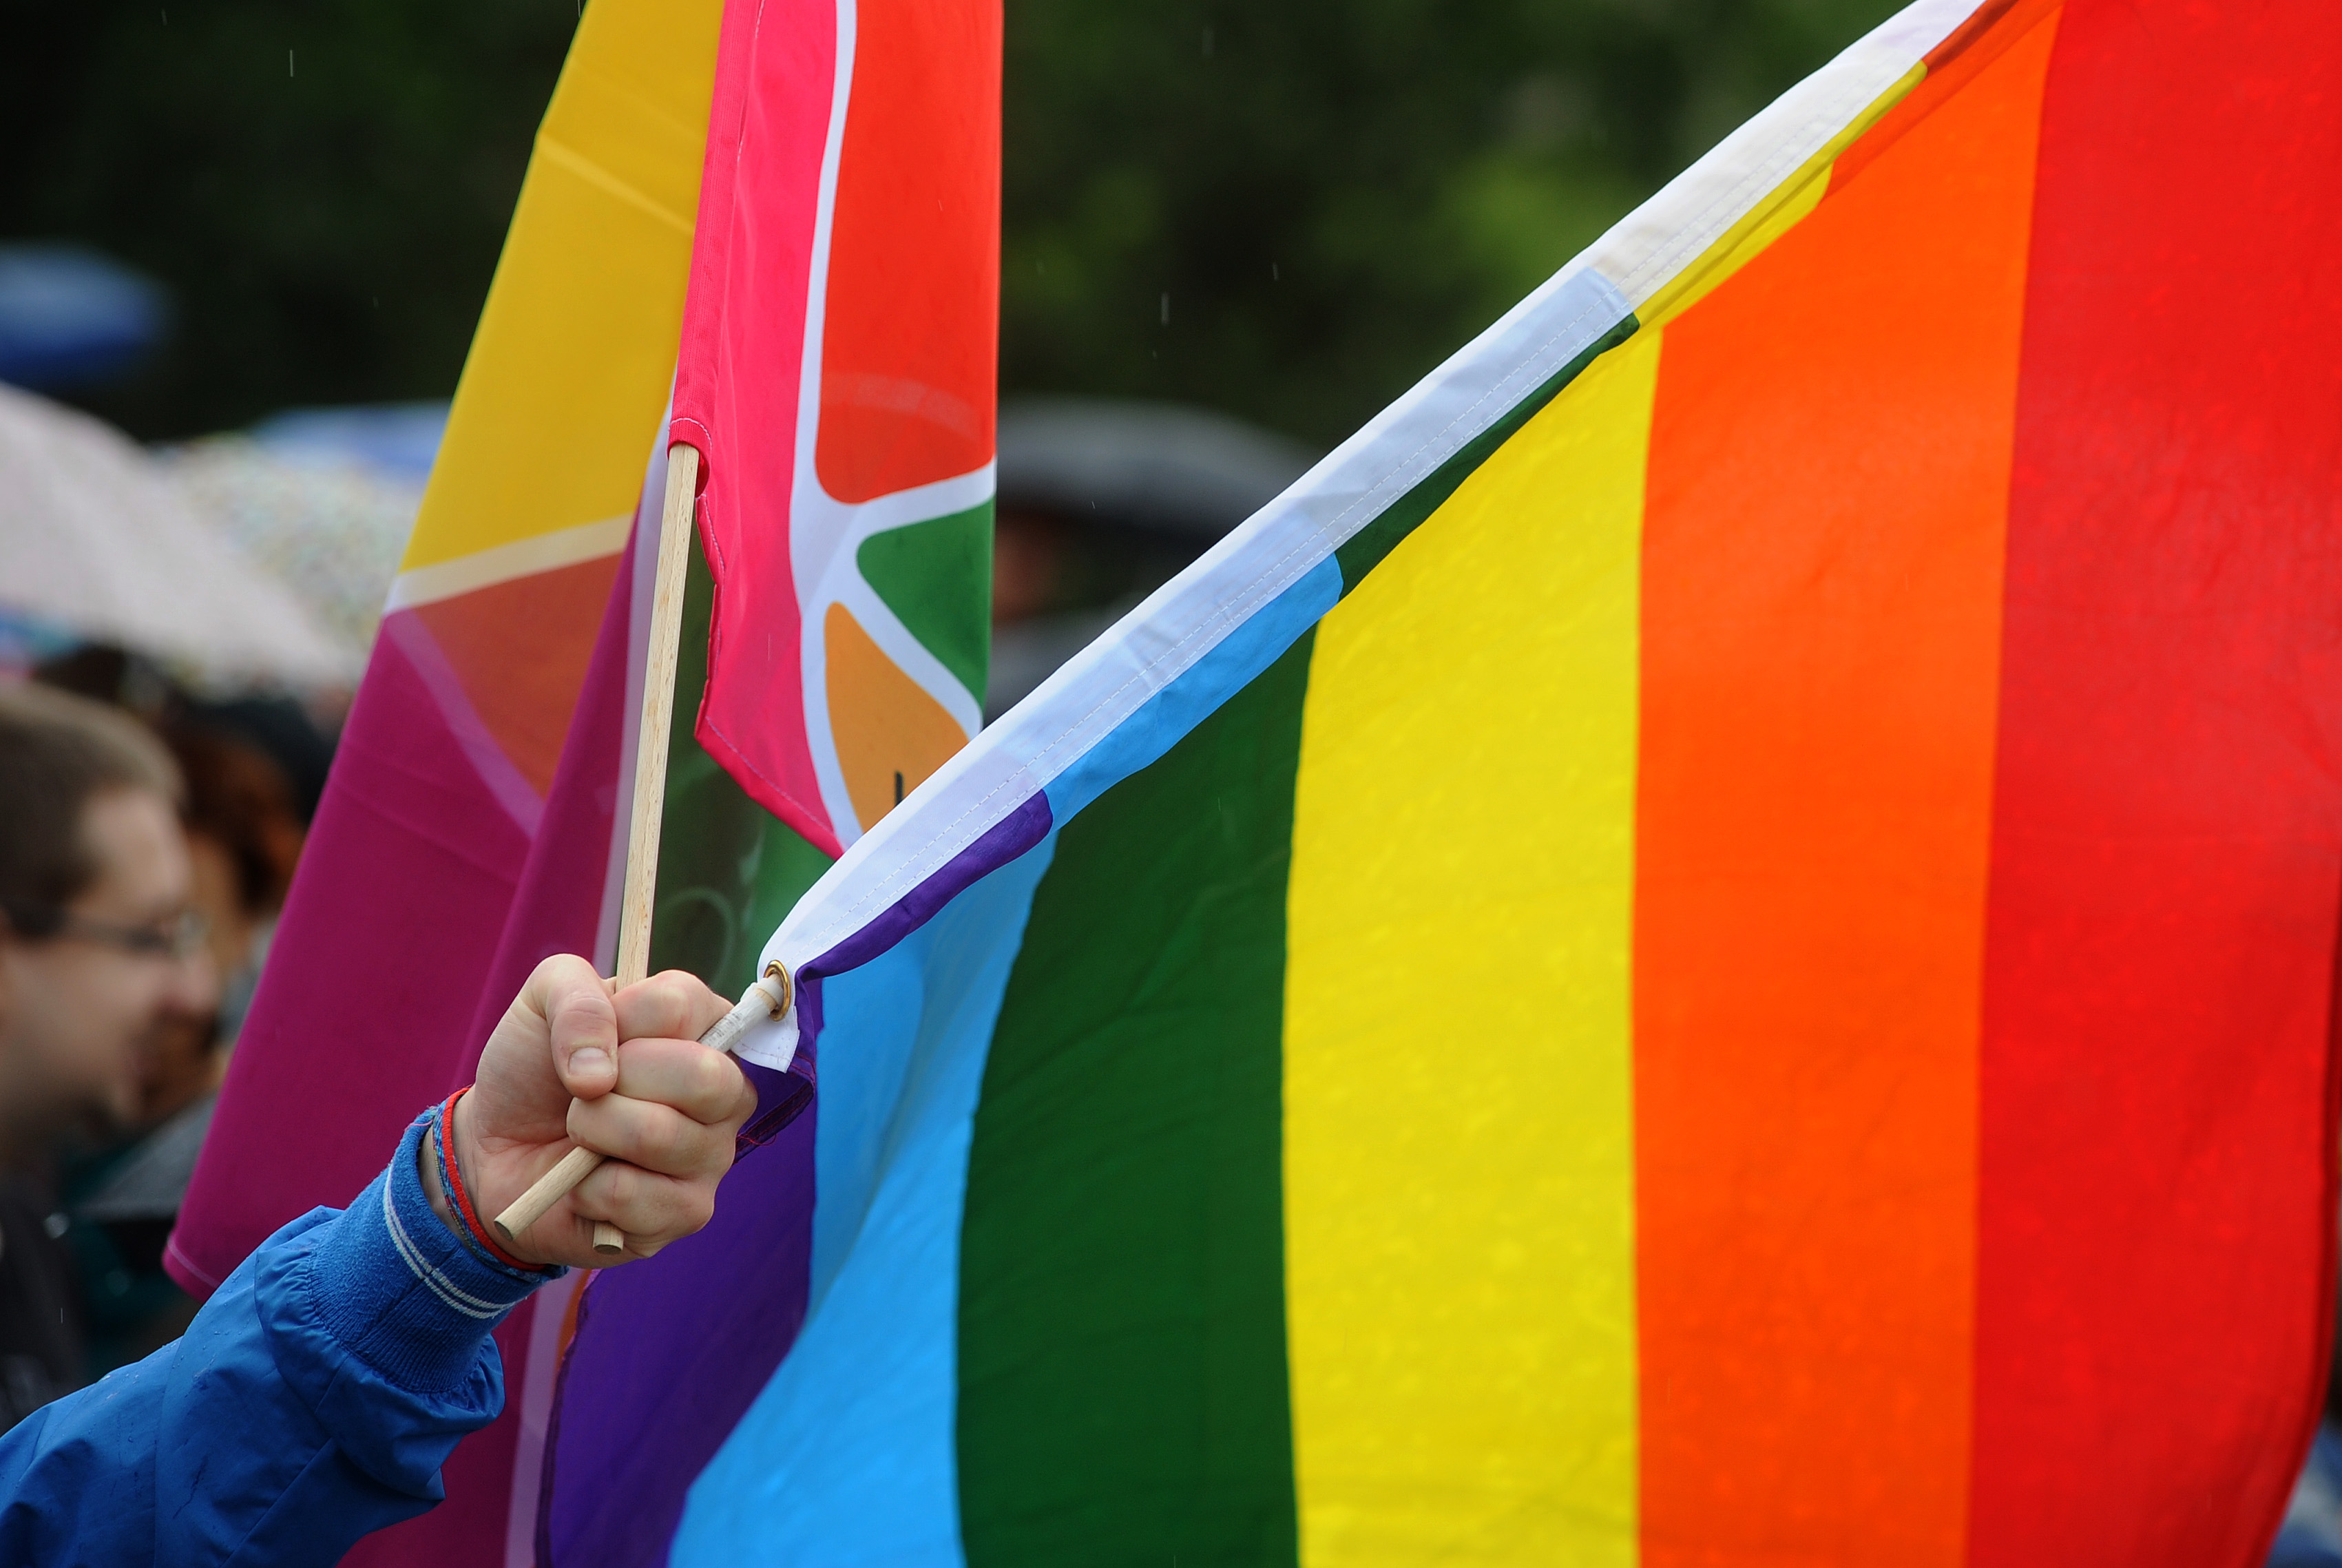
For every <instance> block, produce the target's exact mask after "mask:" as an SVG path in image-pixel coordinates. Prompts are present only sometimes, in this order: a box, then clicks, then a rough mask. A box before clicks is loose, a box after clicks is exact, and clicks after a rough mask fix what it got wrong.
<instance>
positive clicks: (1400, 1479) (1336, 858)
mask: <svg viewBox="0 0 2342 1568" xmlns="http://www.w3.org/2000/svg"><path fill="white" fill-rule="evenodd" d="M1658 351H1659V334H1658V333H1656V332H1654V331H1646V332H1645V333H1643V334H1642V335H1639V336H1638V337H1636V338H1635V339H1634V340H1632V341H1630V342H1629V343H1628V344H1627V345H1626V346H1625V347H1623V348H1621V349H1618V350H1616V351H1614V352H1613V353H1611V354H1609V355H1606V356H1605V357H1603V358H1602V359H1600V360H1597V361H1596V363H1595V365H1593V366H1592V367H1591V368H1590V369H1588V370H1587V371H1586V373H1585V374H1584V375H1582V376H1581V377H1580V378H1579V379H1578V380H1577V382H1576V384H1574V385H1572V386H1570V387H1569V388H1568V389H1567V390H1566V391H1565V392H1564V393H1563V394H1562V395H1561V396H1559V397H1558V398H1556V400H1555V401H1554V403H1553V404H1552V405H1551V406H1549V407H1547V408H1546V410H1545V412H1544V413H1542V414H1539V415H1538V416H1537V417H1536V419H1534V420H1532V421H1531V422H1530V423H1529V424H1527V425H1526V427H1525V428H1524V429H1523V430H1522V431H1521V432H1520V433H1519V434H1517V435H1516V436H1515V437H1514V438H1513V439H1512V441H1511V442H1509V443H1508V444H1506V446H1505V447H1504V449H1503V450H1502V451H1501V452H1500V453H1499V454H1497V455H1496V457H1495V458H1494V459H1493V460H1492V461H1490V462H1489V463H1487V464H1485V465H1484V466H1482V467H1481V468H1480V469H1479V471H1478V472H1476V474H1473V475H1472V476H1471V477H1470V478H1469V479H1468V480H1466V482H1465V484H1464V485H1463V486H1462V488H1460V489H1459V490H1458V491H1457V492H1456V494H1455V495H1454V496H1452V497H1451V498H1450V499H1449V500H1448V501H1447V503H1446V504H1445V505H1444V506H1442V507H1441V508H1440V509H1439V510H1438V511H1437V512H1436V513H1435V514H1433V515H1432V517H1431V518H1430V520H1429V521H1428V522H1427V523H1426V524H1424V525H1423V526H1422V527H1421V528H1419V529H1418V530H1416V533H1415V534H1413V535H1412V536H1411V537H1409V538H1408V539H1407V540H1406V541H1405V542H1404V543H1403V544H1400V545H1399V546H1398V548H1397V549H1396V551H1394V552H1393V553H1392V554H1391V555H1390V556H1389V557H1388V558H1387V559H1386V561H1385V562H1384V563H1383V564H1381V565H1380V566H1379V567H1377V568H1376V571H1375V572H1374V573H1373V574H1372V575H1370V576H1369V577H1368V578H1367V579H1366V582H1365V583H1364V584H1361V585H1360V586H1359V588H1358V589H1357V591H1356V593H1354V594H1351V596H1350V597H1349V598H1348V599H1347V600H1346V601H1345V602H1344V603H1343V604H1341V605H1340V606H1339V607H1337V608H1336V610H1335V611H1334V612H1333V613H1332V614H1329V615H1328V616H1326V620H1325V621H1324V623H1323V624H1322V625H1321V626H1320V628H1319V630H1318V633H1317V643H1316V654H1315V658H1314V663H1313V664H1312V669H1311V676H1310V684H1309V695H1308V700H1307V707H1306V714H1305V716H1304V720H1303V730H1302V743H1301V769H1300V777H1299V782H1298V784H1297V786H1296V799H1295V808H1294V833H1293V869H1292V882H1291V887H1290V893H1289V903H1288V906H1287V910H1288V920H1289V926H1288V934H1287V941H1288V944H1289V958H1288V963H1287V969H1286V1030H1285V1041H1286V1061H1285V1096H1286V1097H1285V1106H1286V1109H1285V1117H1286V1137H1285V1181H1286V1199H1285V1203H1286V1260H1287V1261H1286V1269H1287V1279H1286V1292H1287V1303H1288V1304H1287V1311H1288V1314H1289V1319H1288V1333H1289V1352H1288V1353H1289V1355H1290V1362H1291V1368H1292V1382H1293V1390H1292V1392H1293V1427H1294V1466H1295V1482H1296V1491H1297V1501H1298V1504H1299V1510H1300V1525H1301V1561H1302V1563H1303V1564H1304V1568H1337V1565H1338V1568H1350V1565H1353V1564H1370V1563H1371V1564H1390V1565H1391V1568H1418V1565H1420V1564H1422V1563H1429V1562H1434V1561H1443V1562H1444V1561H1451V1560H1453V1561H1470V1562H1474V1563H1490V1564H1495V1563H1519V1564H1522V1565H1524V1568H1528V1565H1532V1564H1534V1565H1536V1568H1546V1565H1549V1564H1552V1563H1573V1564H1629V1563H1634V1562H1635V1561H1636V1349H1635V1334H1636V1326H1635V1232H1634V1201H1635V1194H1634V1168H1635V1167H1634V1144H1633V1137H1632V1133H1633V1098H1632V1094H1633V1072H1632V1042H1631V1038H1630V1033H1629V1028H1630V1019H1631V997H1632V992H1631V986H1630V980H1631V977H1630V974H1629V951H1630V942H1631V938H1632V913H1633V912H1632V891H1633V886H1634V875H1635V849H1634V806H1635V769H1636V712H1637V690H1636V682H1637V652H1636V626H1637V615H1638V598H1639V570H1640V566H1639V555H1640V548H1641V535H1642V510H1643V474H1644V460H1645V454H1646V447H1647V443H1648V436H1649V429H1650V417H1651V408H1652V397H1653V391H1654V387H1655V385H1656V378H1657V366H1658Z"/></svg>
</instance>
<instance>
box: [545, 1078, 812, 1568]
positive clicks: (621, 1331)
mask: <svg viewBox="0 0 2342 1568" xmlns="http://www.w3.org/2000/svg"><path fill="white" fill-rule="evenodd" d="M749 1075H750V1077H751V1078H752V1079H754V1080H755V1081H756V1086H757V1093H758V1107H757V1108H758V1114H759V1117H760V1118H761V1116H762V1114H764V1112H765V1110H766V1107H767V1105H768V1104H770V1103H771V1101H772V1100H773V1098H774V1096H775V1095H776V1094H787V1093H790V1092H791V1091H790V1089H789V1088H788V1081H787V1076H786V1074H779V1073H774V1072H769V1071H767V1070H766V1069H763V1068H757V1067H750V1068H749ZM819 1114H820V1113H819V1110H818V1108H816V1110H815V1111H813V1112H811V1113H809V1114H806V1115H802V1116H799V1117H798V1118H797V1119H796V1121H795V1122H793V1123H792V1124H789V1126H788V1127H787V1128H786V1130H785V1131H783V1132H782V1133H781V1134H780V1135H779V1136H778V1137H776V1138H775V1139H774V1140H773V1142H772V1144H770V1145H769V1146H768V1147H766V1148H764V1149H762V1150H759V1151H756V1152H755V1153H754V1154H752V1155H751V1156H750V1157H748V1158H746V1159H743V1160H742V1161H740V1163H739V1164H736V1166H734V1167H733V1170H732V1174H730V1175H728V1176H726V1178H725V1179H724V1191H723V1195H722V1198H721V1200H720V1201H719V1202H718V1203H716V1218H715V1220H714V1221H713V1222H712V1223H710V1224H709V1225H708V1227H707V1228H706V1230H704V1231H702V1232H700V1233H698V1234H697V1235H695V1236H686V1238H684V1239H683V1240H682V1241H679V1242H677V1243H675V1244H674V1245H672V1246H670V1247H668V1248H667V1249H666V1251H665V1252H662V1253H659V1255H658V1256H657V1257H656V1258H653V1259H650V1260H649V1261H647V1262H645V1263H634V1264H630V1265H629V1266H627V1267H626V1268H624V1269H619V1270H616V1271H613V1272H611V1273H600V1274H596V1275H595V1276H594V1279H593V1282H592V1283H591V1284H590V1285H589V1286H588V1287H587V1289H586V1298H585V1301H584V1303H583V1304H582V1305H581V1306H580V1308H579V1311H578V1318H577V1336H576V1338H575V1339H574V1340H573V1341H571V1342H570V1346H569V1354H568V1357H567V1359H566V1360H565V1361H564V1362H563V1363H562V1370H561V1392H560V1394H559V1396H558V1397H559V1402H560V1403H558V1404H556V1405H555V1410H554V1416H553V1423H552V1424H553V1431H554V1433H555V1437H554V1439H553V1441H552V1442H551V1443H548V1444H547V1450H546V1453H545V1483H544V1487H543V1490H542V1491H541V1492H540V1493H538V1496H539V1498H540V1502H539V1503H538V1513H537V1521H538V1523H537V1538H536V1539H537V1559H536V1560H537V1562H538V1563H539V1564H541V1565H543V1568H571V1565H574V1564H589V1563H590V1564H592V1565H594V1568H656V1565H657V1564H661V1563H666V1549H667V1543H668V1541H669V1540H671V1539H672V1538H673V1537H674V1534H675V1528H676V1522H677V1521H678V1520H680V1519H681V1518H682V1517H683V1502H684V1497H685V1494H686V1493H688V1492H689V1490H690V1488H691V1483H692V1482H693V1481H694V1480H696V1479H697V1477H698V1475H699V1473H700V1471H701V1470H703V1469H704V1468H706V1464H707V1462H708V1460H709V1459H711V1458H713V1457H714V1455H715V1453H716V1448H717V1447H718V1446H719V1445H720V1444H722V1443H723V1442H724V1440H725V1439H726V1437H728V1436H730V1435H731V1433H732V1429H733V1428H734V1427H735V1426H736V1425H738V1424H739V1422H740V1418H741V1416H742V1415H744V1414H745V1413H746V1412H747V1409H748V1406H749V1405H750V1404H751V1403H754V1402H755V1400H756V1396H757V1395H758V1394H759V1393H763V1392H764V1389H765V1384H766V1383H767V1382H768V1381H770V1379H771V1377H772V1375H773V1372H774V1369H775V1368H776V1367H778V1366H779V1365H780V1364H781V1358H782V1357H783V1356H785V1355H786V1354H787V1353H788V1351H789V1347H790V1346H791V1345H793V1344H795V1343H796V1337H797V1331H798V1329H800V1328H801V1327H803V1326H804V1323H805V1314H806V1290H807V1287H808V1281H809V1277H810V1276H809V1269H810V1265H811V1259H812V1255H813V1197H814V1193H813V1187H814V1165H813V1152H814V1123H815V1119H816V1116H818V1115H819Z"/></svg>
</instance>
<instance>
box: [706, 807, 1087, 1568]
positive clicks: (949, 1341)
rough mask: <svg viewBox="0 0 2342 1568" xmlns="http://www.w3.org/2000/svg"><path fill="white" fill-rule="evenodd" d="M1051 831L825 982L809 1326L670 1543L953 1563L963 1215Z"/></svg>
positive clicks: (717, 1558) (806, 1559) (745, 1552)
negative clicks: (999, 1039) (991, 1065)
mask: <svg viewBox="0 0 2342 1568" xmlns="http://www.w3.org/2000/svg"><path fill="white" fill-rule="evenodd" d="M1055 853H1056V834H1050V835H1049V837H1047V838H1046V839H1045V840H1043V841H1042V843H1041V844H1038V845H1036V847H1035V848H1034V849H1032V850H1031V851H1029V852H1028V853H1026V854H1023V855H1020V856H1019V857H1018V858H1016V860H1014V861H1012V862H1010V863H1009V864H1006V865H1005V866H1003V867H1001V868H1000V869H999V870H998V871H996V872H994V873H993V874H991V875H989V876H986V877H985V878H984V879H983V880H982V881H980V882H978V883H976V885H974V886H973V887H970V888H969V889H968V890H967V891H966V892H965V893H963V894H960V895H959V896H958V897H957V898H956V899H954V900H953V901H952V902H951V904H949V905H947V906H946V908H945V909H944V910H943V911H942V913H940V914H937V915H936V918H935V919H934V920H931V921H929V922H928V923H927V924H925V925H923V926H921V927H920V928H919V929H918V930H917V931H915V932H913V933H912V934H910V935H908V936H907V937H906V938H905V939H904V940H903V941H902V942H901V943H900V944H897V945H896V946H895V947H894V948H893V949H891V950H890V951H888V952H887V953H886V954H882V955H881V956H879V957H878V958H876V959H874V960H872V961H871V962H870V963H868V964H865V965H863V966H862V967H861V968H859V969H854V970H849V971H847V972H846V974H839V975H835V976H832V977H831V978H829V979H828V980H827V981H826V982H825V983H824V988H825V998H826V1004H827V1021H826V1024H825V1025H824V1029H823V1041H822V1053H821V1119H820V1122H819V1124H818V1125H817V1127H816V1134H815V1138H816V1141H815V1153H814V1164H815V1172H816V1198H815V1201H814V1220H813V1279H812V1286H811V1290H810V1292H809V1293H808V1304H807V1310H806V1323H805V1330H804V1332H803V1333H801V1334H800V1335H799V1336H798V1339H797V1343H796V1347H795V1348H794V1349H792V1350H791V1351H790V1353H789V1355H788V1359H787V1360H786V1361H784V1362H783V1363H781V1365H780V1369H779V1370H778V1371H777V1372H776V1373H774V1374H773V1378H772V1381H771V1382H770V1383H767V1384H766V1386H765V1391H764V1393H760V1394H758V1395H757V1396H756V1403H755V1404H754V1405H752V1406H750V1407H749V1410H748V1413H747V1414H746V1416H744V1417H743V1418H742V1419H741V1421H740V1423H739V1425H737V1426H736V1427H735V1428H734V1429H733V1431H732V1435H731V1436H730V1437H728V1438H726V1440H725V1443H724V1446H723V1447H722V1448H721V1449H719V1450H717V1452H716V1457H715V1458H714V1459H713V1460H711V1461H709V1462H708V1465H707V1468H706V1470H704V1471H702V1472H701V1473H700V1475H699V1479H698V1480H697V1481H696V1482H694V1483H692V1487H691V1495H690V1497H689V1499H688V1501H687V1502H686V1503H685V1506H684V1514H683V1523H682V1524H681V1525H680V1526H679V1527H678V1528H677V1530H676V1539H675V1546H674V1549H673V1551H672V1552H671V1553H670V1554H669V1557H668V1561H669V1562H670V1563H676V1564H697V1563H706V1564H710V1565H711V1568H712V1565H714V1564H719V1563H720V1564H723V1565H725V1568H731V1565H733V1564H736V1563H741V1562H760V1563H761V1562H776V1563H889V1564H902V1565H905V1568H912V1565H917V1568H956V1565H957V1564H959V1563H961V1562H962V1561H963V1559H962V1555H961V1552H960V1542H959V1482H958V1464H957V1461H956V1449H955V1437H954V1422H955V1417H956V1410H957V1405H958V1387H957V1383H958V1375H959V1369H958V1337H959V1238H960V1215H961V1211H962V1208H963V1207H964V1205H965V1203H966V1197H967V1155H968V1145H969V1141H970V1138H971V1136H972V1135H973V1130H974V1127H975V1119H976V1098H977V1095H978V1094H979V1092H980V1091H981V1089H982V1087H983V1083H984V1064H985V1059H986V1055H987V1054H988V1053H989V1052H990V1050H991V1047H992V1032H993V1027H994V1025H995V1024H996V1022H997V1021H998V1018H999V1015H1000V1002H1001V997H1002V995H1003V994H1004V993H1005V992H1006V989H1007V986H1008V971H1009V968H1010V965H1011V964H1013V963H1014V962H1015V959H1016V950H1017V948H1018V947H1019V945H1020V944H1022V943H1023V942H1024V939H1025V922H1026V916H1027V915H1028V914H1030V913H1031V911H1032V907H1033V892H1034V889H1035V888H1036V886H1038V885H1039V884H1040V880H1041V875H1042V874H1043V873H1044V872H1045V871H1046V870H1047V869H1048V865H1049V860H1050V857H1051V855H1052V854H1055Z"/></svg>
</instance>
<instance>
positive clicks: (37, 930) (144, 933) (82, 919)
mask: <svg viewBox="0 0 2342 1568" xmlns="http://www.w3.org/2000/svg"><path fill="white" fill-rule="evenodd" d="M0 914H6V915H7V917H8V924H10V925H11V926H12V927H14V928H15V932H16V934H17V935H19V936H22V937H24V938H25V940H26V941H28V942H46V941H53V940H55V939H57V938H61V937H71V938H75V939H76V940H79V941H82V942H95V943H97V944H99V945H101V946H105V947H112V948H115V949H118V950H119V951H121V952H124V953H127V954H134V955H135V956H137V957H140V958H168V959H172V960H175V961H178V962H185V960H187V959H190V958H193V957H194V956H195V954H198V953H200V952H202V951H203V947H204V943H205V941H206V940H207V939H208V938H209V937H210V935H211V934H212V926H211V922H210V921H208V920H205V918H204V916H203V914H202V912H201V911H199V910H193V909H183V910H181V911H180V912H179V913H178V914H173V915H168V916H165V918H164V919H161V920H158V921H156V922H155V923H154V924H152V925H123V924H117V923H115V922H114V921H111V920H94V919H92V918H90V917H89V916H88V915H86V914H75V913H74V912H73V911H71V910H69V909H60V908H58V907H57V906H56V905H55V904H28V903H25V902H24V901H23V900H21V899H14V898H0Z"/></svg>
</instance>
